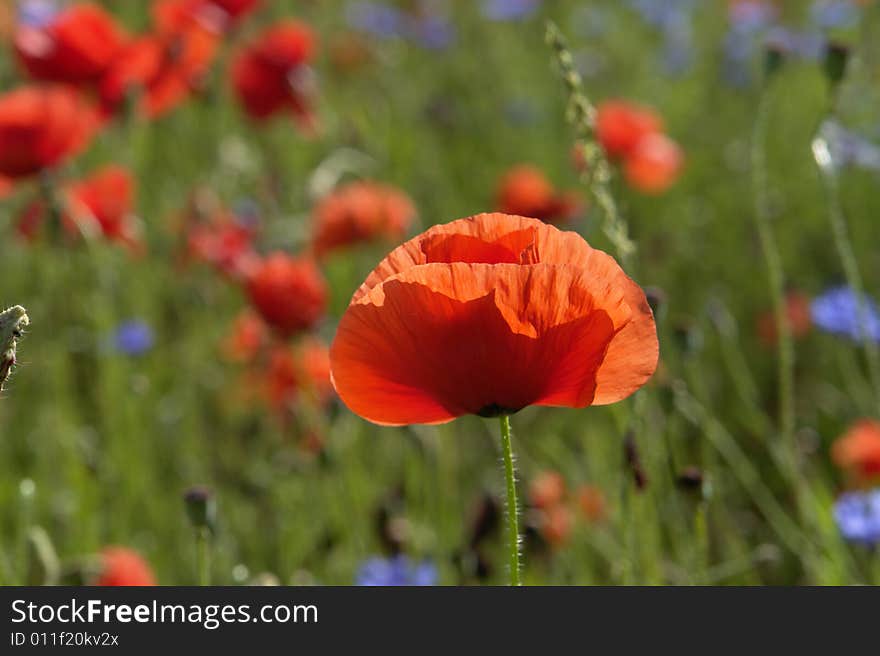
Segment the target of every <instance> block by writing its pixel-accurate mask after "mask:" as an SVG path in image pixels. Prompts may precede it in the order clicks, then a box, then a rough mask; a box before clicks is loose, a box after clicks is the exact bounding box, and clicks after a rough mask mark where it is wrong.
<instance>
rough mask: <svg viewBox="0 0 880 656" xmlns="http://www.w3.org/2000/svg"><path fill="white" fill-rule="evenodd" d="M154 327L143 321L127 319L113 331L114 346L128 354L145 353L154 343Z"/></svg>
mask: <svg viewBox="0 0 880 656" xmlns="http://www.w3.org/2000/svg"><path fill="white" fill-rule="evenodd" d="M154 341H155V340H154V337H153V329H152V328H150V326H148V325H147V324H146V323H144V322H143V321H126V322H125V323H122V324H120V325H119V327H118V328H117V329H116V331H115V332H114V333H113V339H112V343H113V347H114V348H115V349H116V350H117V351H119V352H120V353H125V354H126V355H143V354H144V353H146V352H147V351H149V350H150V349H151V348H153V343H154Z"/></svg>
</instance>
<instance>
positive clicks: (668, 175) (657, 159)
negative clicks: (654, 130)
mask: <svg viewBox="0 0 880 656" xmlns="http://www.w3.org/2000/svg"><path fill="white" fill-rule="evenodd" d="M683 163H684V155H683V154H682V152H681V148H679V147H678V144H676V143H675V142H674V141H673V140H672V139H670V138H669V137H667V136H666V135H663V134H651V135H648V136H647V137H645V138H644V139H642V140H641V141H640V142H639V144H638V146H636V148H635V150H634V151H633V152H632V153H631V154H630V155H629V157H627V159H626V163H625V168H624V173H625V174H626V180H627V182H629V184H630V185H632V186H633V187H634V188H636V189H638V190H639V191H642V192H644V193H647V194H659V193H661V192H664V191H666V190H667V189H668V188H669V187H670V186H672V183H674V182H675V180H676V179H677V178H678V175H679V173H680V172H681V167H682V164H683Z"/></svg>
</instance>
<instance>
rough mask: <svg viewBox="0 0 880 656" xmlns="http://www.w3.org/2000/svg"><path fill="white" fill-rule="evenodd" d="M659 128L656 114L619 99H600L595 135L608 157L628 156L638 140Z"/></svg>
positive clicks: (659, 122)
mask: <svg viewBox="0 0 880 656" xmlns="http://www.w3.org/2000/svg"><path fill="white" fill-rule="evenodd" d="M662 130H663V121H662V120H661V119H660V117H659V116H658V115H657V114H656V113H654V112H653V111H652V110H650V109H647V108H645V107H640V106H638V105H635V104H632V103H629V102H626V101H623V100H609V101H607V102H604V103H602V104H601V105H599V107H598V109H597V112H596V138H597V139H598V140H599V143H600V144H601V145H602V148H604V149H605V153H606V154H607V155H608V157H609V158H611V159H621V158H625V157H629V156H630V155H632V154H633V153H634V152H635V150H636V147H637V146H638V145H639V143H640V142H641V141H642V139H644V138H645V137H646V136H648V135H651V134H657V133H659V132H661V131H662Z"/></svg>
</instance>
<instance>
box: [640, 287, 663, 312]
mask: <svg viewBox="0 0 880 656" xmlns="http://www.w3.org/2000/svg"><path fill="white" fill-rule="evenodd" d="M645 298H646V299H647V300H648V305H650V306H651V311H653V312H654V319H659V318H660V314H661V312H663V310H665V309H666V292H665V291H663V290H662V289H660V288H659V287H645Z"/></svg>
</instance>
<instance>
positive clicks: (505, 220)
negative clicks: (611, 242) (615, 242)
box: [330, 214, 658, 425]
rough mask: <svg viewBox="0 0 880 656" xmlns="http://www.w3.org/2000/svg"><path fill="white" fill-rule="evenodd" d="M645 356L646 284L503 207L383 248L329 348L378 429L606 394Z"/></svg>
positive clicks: (573, 237) (649, 350)
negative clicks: (384, 252)
mask: <svg viewBox="0 0 880 656" xmlns="http://www.w3.org/2000/svg"><path fill="white" fill-rule="evenodd" d="M657 357H658V344H657V334H656V329H655V326H654V318H653V316H652V314H651V308H650V306H649V305H648V302H647V301H646V300H645V294H644V292H642V290H641V289H640V288H639V286H638V285H636V284H635V283H634V282H633V281H632V280H630V278H628V277H627V276H626V274H625V273H624V272H623V271H622V270H621V268H620V267H619V266H618V265H617V263H616V262H615V261H614V260H613V259H612V258H611V257H610V256H608V255H606V254H605V253H603V252H601V251H598V250H595V249H593V248H591V247H590V246H589V245H588V244H587V243H586V242H585V241H584V240H583V239H582V238H581V237H580V236H579V235H577V234H575V233H572V232H561V231H559V230H557V229H556V228H554V227H553V226H549V225H547V224H544V223H542V222H540V221H538V220H536V219H529V218H524V217H518V216H510V215H506V214H481V215H478V216H474V217H470V218H468V219H462V220H459V221H453V222H452V223H449V224H446V225H438V226H434V227H433V228H431V229H430V230H428V231H427V232H425V233H423V234H421V235H419V236H418V237H416V238H414V239H412V240H410V241H408V242H406V243H405V244H403V245H402V246H400V247H399V248H397V249H395V250H394V251H392V252H391V254H390V255H389V256H388V257H386V258H385V259H384V260H383V261H382V262H381V263H380V264H379V265H378V266H377V267H376V269H374V270H373V272H372V273H371V274H370V275H369V276H368V277H367V280H366V281H365V282H364V284H363V285H361V287H360V288H359V289H358V290H357V291H356V292H355V294H354V297H353V298H352V301H351V304H350V305H349V307H348V309H347V310H346V312H345V314H344V315H343V317H342V320H341V321H340V324H339V328H338V330H337V334H336V339H335V340H334V342H333V346H332V347H331V351H330V359H331V366H332V373H333V382H334V385H335V387H336V391H337V393H338V394H339V396H340V398H341V399H342V400H343V401H344V402H345V404H346V405H348V407H349V408H350V409H351V410H352V411H354V412H355V413H357V414H359V415H360V416H362V417H364V418H365V419H368V420H370V421H372V422H374V423H377V424H385V425H403V424H415V423H424V424H437V423H443V422H447V421H450V420H452V419H454V418H455V417H457V416H460V415H464V414H478V415H482V416H496V415H499V414H504V413H512V412H516V411H517V410H520V409H521V408H524V407H525V406H528V405H548V406H568V407H585V406H588V405H604V404H607V403H614V402H616V401H619V400H621V399H623V398H626V397H627V396H629V395H630V394H632V393H633V392H635V391H636V390H637V389H638V388H639V387H641V386H642V385H643V384H644V383H645V382H646V381H647V380H648V379H649V378H650V377H651V375H652V374H653V373H654V370H655V368H656V366H657Z"/></svg>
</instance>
